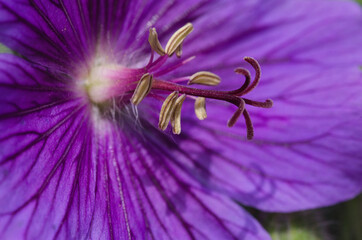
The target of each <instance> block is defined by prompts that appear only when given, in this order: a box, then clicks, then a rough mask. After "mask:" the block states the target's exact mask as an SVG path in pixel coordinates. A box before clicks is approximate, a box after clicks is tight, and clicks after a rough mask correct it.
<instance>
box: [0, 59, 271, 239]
mask: <svg viewBox="0 0 362 240" xmlns="http://www.w3.org/2000/svg"><path fill="white" fill-rule="evenodd" d="M0 70H1V71H0V73H1V75H0V81H1V82H0V93H1V94H0V96H1V101H0V103H1V108H0V109H1V112H0V126H1V127H0V132H1V134H0V149H1V153H0V189H1V191H0V236H1V238H2V239H22V238H28V239H52V238H60V239H74V238H76V239H81V238H91V239H108V238H115V239H175V238H176V239H241V238H247V239H268V235H267V234H266V232H265V231H264V230H263V229H262V227H261V226H260V225H259V224H258V223H257V222H256V221H255V220H254V219H253V218H252V217H251V216H250V215H249V214H248V213H246V212H245V211H244V210H243V209H241V208H240V207H239V206H238V205H237V204H236V203H235V202H233V201H232V200H230V199H228V198H225V197H222V196H218V195H213V194H211V193H208V192H205V190H203V189H200V188H197V187H195V186H190V185H188V184H187V182H186V180H187V179H184V176H181V175H180V176H179V175H178V173H177V172H174V170H173V169H172V168H170V167H169V166H168V163H167V162H164V161H161V158H159V157H158V156H157V155H155V154H154V152H155V151H159V149H157V148H154V147H153V146H152V145H149V143H148V141H143V140H142V139H143V136H142V135H143V133H142V132H138V131H133V130H132V132H131V131H129V130H130V129H131V128H132V127H133V126H134V123H133V121H131V122H129V121H127V120H122V121H123V122H122V121H121V122H119V125H118V124H117V123H116V122H115V121H113V120H112V119H111V118H106V117H100V116H99V115H96V117H97V118H98V119H97V120H95V121H90V119H91V116H94V115H93V114H94V112H92V110H90V109H88V108H85V107H84V106H82V103H81V101H79V100H77V99H68V100H66V101H65V100H64V99H65V98H64V97H63V98H62V99H63V101H56V100H55V99H56V98H57V95H59V91H55V90H54V89H44V86H46V85H45V83H46V82H47V81H49V75H48V73H47V72H46V71H42V70H41V69H38V68H34V67H31V66H29V65H28V64H27V63H26V62H25V61H24V60H22V59H20V58H17V57H15V56H12V55H0ZM120 116H121V115H120ZM119 119H122V118H119ZM152 131H154V132H155V133H154V134H151V135H152V136H154V135H156V134H157V133H158V130H152V129H150V132H152Z"/></svg>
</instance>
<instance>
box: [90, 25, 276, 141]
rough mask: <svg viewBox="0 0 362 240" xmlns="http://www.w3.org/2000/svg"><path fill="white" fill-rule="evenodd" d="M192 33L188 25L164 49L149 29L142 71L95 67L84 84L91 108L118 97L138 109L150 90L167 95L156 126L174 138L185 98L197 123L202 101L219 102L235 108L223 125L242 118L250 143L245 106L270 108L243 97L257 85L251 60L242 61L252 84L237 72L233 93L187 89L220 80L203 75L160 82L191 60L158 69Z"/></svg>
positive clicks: (203, 112)
mask: <svg viewBox="0 0 362 240" xmlns="http://www.w3.org/2000/svg"><path fill="white" fill-rule="evenodd" d="M192 31H193V26H192V24H191V23H188V24H186V25H185V26H183V27H182V28H180V29H179V30H177V31H176V32H175V33H174V34H173V35H172V36H171V38H170V39H169V41H168V42H167V45H166V47H165V49H164V48H163V47H162V45H161V43H160V42H159V40H158V35H157V32H156V29H155V28H151V29H150V34H149V39H148V41H149V43H150V46H151V49H152V53H151V58H150V61H149V63H148V64H147V65H146V66H145V67H143V68H138V69H131V68H124V67H121V66H119V65H98V66H96V67H94V69H92V71H91V73H90V74H89V77H88V81H87V82H86V83H85V88H86V91H87V94H88V96H89V99H90V100H91V101H92V102H93V103H95V104H101V103H103V102H106V101H108V100H109V99H111V98H114V97H122V98H123V100H124V101H129V100H130V101H131V103H132V104H133V105H138V104H140V103H141V102H142V100H143V99H144V98H145V97H146V96H147V95H148V94H149V93H150V92H151V91H152V90H158V91H162V92H165V93H168V94H169V95H168V97H166V99H165V101H164V102H163V104H162V107H161V112H160V116H159V125H158V126H159V128H160V129H161V130H165V129H166V128H167V126H168V124H169V122H171V125H172V131H173V133H174V134H180V133H181V109H182V104H183V102H184V101H185V99H186V97H188V98H190V99H193V100H195V114H196V116H197V118H199V119H200V120H204V119H205V118H206V117H207V114H206V99H217V100H222V101H226V102H229V103H231V104H234V105H235V106H236V107H237V110H236V111H235V113H234V114H233V116H232V117H231V118H230V120H229V121H228V123H227V125H228V126H229V127H232V126H234V125H235V123H236V121H237V120H238V118H239V117H240V116H241V115H243V117H244V119H245V123H246V126H247V138H248V139H252V138H253V135H254V130H253V125H252V122H251V119H250V115H249V113H248V111H247V110H246V109H245V105H252V106H255V107H261V108H270V107H272V105H273V102H272V101H271V100H270V99H268V100H266V101H265V102H257V101H253V100H250V99H247V98H244V97H243V96H244V95H246V94H247V93H249V92H251V91H252V90H253V89H255V87H256V86H257V85H258V83H259V81H260V76H261V71H260V66H259V64H258V62H257V61H256V60H255V59H253V58H251V57H245V58H244V60H245V61H246V62H248V63H249V64H250V65H251V66H252V67H253V68H254V69H255V72H256V74H255V78H254V80H253V82H251V75H250V72H249V71H248V70H247V69H244V68H237V69H235V72H236V73H237V74H241V75H243V76H244V77H245V81H244V83H243V84H242V86H241V87H240V88H238V89H236V90H233V91H217V90H205V89H198V88H194V87H189V86H187V85H193V84H199V85H208V86H216V85H218V84H219V83H220V81H221V79H220V78H219V77H218V76H217V75H215V74H213V73H211V72H207V71H201V72H197V73H195V74H193V75H192V76H186V77H183V78H178V79H173V80H169V81H164V80H162V79H160V77H161V76H162V75H164V74H166V73H169V72H171V71H173V70H174V69H176V68H179V67H181V66H183V65H184V64H186V63H187V62H189V61H190V60H192V59H193V58H189V59H186V60H184V61H182V62H180V63H178V64H176V65H174V66H171V67H169V68H166V69H164V68H163V69H162V68H161V67H162V66H163V65H164V63H165V62H166V61H167V59H168V58H170V57H172V56H173V55H174V54H175V55H176V56H177V57H178V58H180V57H181V55H182V45H183V42H184V40H185V38H186V37H187V36H188V35H189V34H190V33H191V32H192ZM155 53H157V54H158V55H160V56H159V57H158V58H157V59H156V60H154V55H155ZM180 82H187V85H185V84H179V83H180Z"/></svg>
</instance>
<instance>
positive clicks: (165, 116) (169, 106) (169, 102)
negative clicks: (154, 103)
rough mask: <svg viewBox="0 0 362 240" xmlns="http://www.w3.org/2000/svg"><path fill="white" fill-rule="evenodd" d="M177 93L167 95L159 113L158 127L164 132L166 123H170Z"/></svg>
mask: <svg viewBox="0 0 362 240" xmlns="http://www.w3.org/2000/svg"><path fill="white" fill-rule="evenodd" d="M177 96H178V92H177V91H175V92H173V93H171V94H170V95H168V97H167V98H166V100H165V101H164V102H163V104H162V107H161V112H160V118H159V121H158V127H159V128H160V129H161V130H162V131H164V130H166V128H167V125H168V123H169V122H170V119H171V116H172V114H173V111H174V109H175V107H174V106H175V101H176V99H177Z"/></svg>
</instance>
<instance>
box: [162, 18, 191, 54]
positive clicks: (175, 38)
mask: <svg viewBox="0 0 362 240" xmlns="http://www.w3.org/2000/svg"><path fill="white" fill-rule="evenodd" d="M193 30H194V27H193V26H192V24H191V23H187V24H186V25H185V26H183V27H182V28H180V29H179V30H177V31H176V32H175V33H174V34H173V35H172V36H171V38H170V40H168V42H167V45H166V53H167V55H169V56H171V55H172V54H173V53H174V52H175V51H176V50H177V48H178V47H179V46H180V45H181V44H182V42H183V41H184V40H185V38H186V37H187V35H189V34H190V33H191V32H192V31H193Z"/></svg>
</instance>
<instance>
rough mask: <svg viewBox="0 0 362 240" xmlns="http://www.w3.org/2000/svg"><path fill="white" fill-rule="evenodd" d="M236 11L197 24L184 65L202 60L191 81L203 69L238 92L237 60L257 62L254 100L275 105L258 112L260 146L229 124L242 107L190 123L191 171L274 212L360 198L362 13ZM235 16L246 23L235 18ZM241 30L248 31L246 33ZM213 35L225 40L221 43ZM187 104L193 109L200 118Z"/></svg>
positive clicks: (321, 5) (305, 6) (276, 8)
mask: <svg viewBox="0 0 362 240" xmlns="http://www.w3.org/2000/svg"><path fill="white" fill-rule="evenodd" d="M269 4H270V5H269ZM271 6H273V7H271ZM228 7H230V9H229V10H228V11H227V12H228V13H229V15H227V14H226V12H218V14H219V15H217V17H220V18H218V21H215V23H214V22H210V21H208V19H200V21H203V22H197V21H196V22H194V26H195V32H194V33H193V34H192V36H190V44H189V48H185V51H184V57H185V58H187V57H188V56H192V55H194V54H195V53H196V56H197V57H196V59H197V63H198V64H186V65H185V67H184V68H182V71H183V72H182V73H181V74H182V75H184V74H185V72H184V71H185V69H186V71H187V72H188V73H189V74H192V73H194V72H195V71H198V69H200V66H201V68H202V69H205V70H210V71H212V72H214V73H217V74H218V75H220V76H221V77H222V79H226V80H225V81H224V80H223V81H222V82H221V86H222V87H224V88H226V89H232V88H233V87H235V86H238V85H239V84H240V81H242V79H240V78H239V77H236V76H235V75H234V73H233V72H232V71H230V69H231V68H234V67H237V66H238V65H239V64H240V63H241V56H240V55H238V54H235V53H240V54H244V55H251V56H255V57H256V58H257V59H258V60H259V61H260V63H261V67H262V81H261V83H260V85H259V86H258V91H256V92H253V93H251V94H250V95H251V96H252V97H253V98H254V99H260V100H263V99H266V98H271V99H273V100H274V102H275V104H274V107H273V108H272V109H270V110H263V111H258V110H257V109H255V110H253V109H250V112H251V116H252V119H253V121H254V126H255V140H254V141H252V142H240V141H241V140H242V137H241V136H242V133H243V132H245V130H244V129H241V126H242V123H238V124H236V126H235V127H236V128H234V129H227V128H226V127H225V124H226V121H227V118H225V117H224V116H231V115H232V112H233V111H234V110H235V109H234V108H233V106H230V110H226V109H225V105H221V106H217V104H218V103H210V104H209V105H210V106H212V107H211V108H212V109H210V111H211V112H210V118H208V120H206V121H203V122H202V123H199V122H198V123H197V124H195V123H196V122H195V118H194V117H192V116H184V117H183V129H185V131H184V135H181V136H180V139H179V142H178V146H181V147H175V152H177V153H175V154H183V155H184V160H183V161H181V162H182V164H184V165H187V166H189V168H187V169H186V170H187V172H188V173H189V174H190V176H196V178H197V179H198V180H199V181H201V182H202V183H203V184H204V185H205V187H206V188H212V189H214V190H216V191H219V192H223V193H227V194H229V195H230V196H232V197H234V198H236V199H238V200H239V201H240V202H242V203H244V204H247V205H252V206H255V207H257V208H260V209H263V210H268V211H284V212H287V211H295V210H301V209H307V208H313V207H320V206H325V205H329V204H334V203H336V202H339V201H343V200H346V199H349V198H352V197H353V196H355V195H356V194H358V193H360V192H361V186H362V184H361V181H362V179H361V176H362V172H361V171H362V165H361V164H362V163H361V158H362V152H361V147H360V146H361V141H362V139H361V138H360V137H359V136H360V135H361V131H362V128H361V127H360V125H361V124H360V119H361V114H360V113H361V112H362V108H361V102H362V99H361V94H360V93H361V92H362V82H361V79H362V78H361V76H362V75H361V70H360V66H361V65H362V48H360V47H357V46H358V45H359V43H360V42H361V41H362V33H361V31H360V26H361V21H362V18H361V16H362V15H361V8H360V6H358V5H357V4H356V3H354V2H349V1H324V0H321V1H270V2H268V3H264V4H261V3H260V2H259V3H256V2H255V5H254V4H252V3H250V2H248V4H246V5H244V7H246V9H247V10H245V13H244V12H243V14H240V13H239V12H240V11H238V9H236V8H235V5H234V8H233V6H232V5H230V6H229V5H227V4H225V8H228ZM293 9H295V10H296V11H294V10H293ZM233 11H234V12H235V13H233V14H237V17H235V18H230V12H233ZM253 14H254V15H253ZM240 22H244V23H245V24H243V25H242V26H240V27H239V25H240V24H239V23H240ZM326 25H327V26H329V27H328V28H326ZM197 26H199V27H197ZM200 26H203V27H200ZM212 28H214V29H218V34H214V35H216V36H212V37H211V34H212V33H213V32H212V31H209V30H210V29H212ZM198 29H199V30H198ZM200 29H202V30H200ZM208 35H209V36H208ZM266 39H267V40H266ZM190 48H192V49H190ZM331 49H333V52H336V53H338V54H336V55H333V53H331ZM213 54H215V55H214V56H215V57H212V56H213ZM195 61H196V60H195ZM175 75H177V74H175ZM187 106H189V109H188V110H186V109H185V111H189V112H191V111H192V106H191V105H190V104H187V102H186V103H185V105H184V108H187ZM208 113H209V109H208ZM221 116H222V117H221ZM187 117H190V119H189V120H186V121H185V118H187ZM187 121H188V124H187V125H186V122H187ZM182 136H184V137H183V138H182ZM181 138H182V139H181ZM185 149H187V150H186V151H185ZM191 149H193V150H191ZM190 152H192V153H190ZM211 152H213V154H209V153H211ZM171 158H174V157H171ZM200 159H202V160H201V162H200ZM178 164H181V163H178ZM226 176H227V177H226ZM238 183H243V184H240V185H238Z"/></svg>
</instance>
